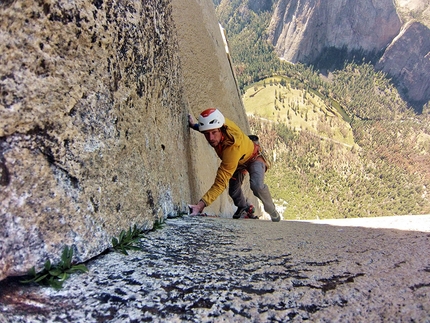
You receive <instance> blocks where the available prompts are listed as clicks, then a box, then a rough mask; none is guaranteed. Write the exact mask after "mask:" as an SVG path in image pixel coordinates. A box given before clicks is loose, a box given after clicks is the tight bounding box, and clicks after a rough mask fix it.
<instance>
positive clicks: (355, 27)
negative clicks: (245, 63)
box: [268, 0, 430, 111]
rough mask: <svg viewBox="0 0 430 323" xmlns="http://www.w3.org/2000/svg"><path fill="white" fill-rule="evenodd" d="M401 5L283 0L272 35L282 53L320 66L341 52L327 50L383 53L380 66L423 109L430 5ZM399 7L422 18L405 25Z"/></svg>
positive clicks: (409, 1) (428, 80)
mask: <svg viewBox="0 0 430 323" xmlns="http://www.w3.org/2000/svg"><path fill="white" fill-rule="evenodd" d="M396 6H397V7H396ZM396 6H395V4H394V2H393V1H392V0H378V1H377V0H360V1H355V0H346V1H338V0H334V1H328V0H310V1H299V0H292V1H290V0H279V1H278V2H277V4H276V5H275V10H274V13H273V16H272V20H271V22H270V26H269V29H268V34H269V40H270V41H271V42H272V44H273V45H274V46H275V50H276V52H277V54H278V56H279V57H280V58H283V59H285V60H287V61H290V62H293V63H297V62H301V63H309V64H313V65H316V66H319V63H320V62H321V61H320V60H321V59H322V58H324V59H328V60H330V59H331V57H327V56H330V55H336V51H329V50H328V49H337V50H345V51H347V52H354V51H358V52H362V53H368V55H364V56H366V57H367V58H368V59H369V57H370V58H374V57H372V55H373V54H377V53H383V57H382V58H381V59H380V61H379V62H378V63H377V66H376V68H377V69H379V70H382V71H384V72H386V73H387V74H388V76H389V77H392V78H393V79H394V80H395V81H396V84H397V85H398V87H399V89H400V90H401V92H402V93H403V96H404V98H405V99H406V100H407V101H408V102H409V103H410V104H411V105H413V106H414V107H415V108H416V109H417V111H420V110H421V109H422V106H423V104H425V103H426V102H428V101H429V100H430V93H429V84H430V68H429V65H430V54H429V53H430V50H429V47H428V43H429V28H428V26H429V25H430V22H429V21H430V18H428V17H430V15H429V13H430V6H429V2H428V1H427V0H398V1H397V2H396ZM397 10H398V11H399V13H400V14H401V15H402V17H404V19H411V18H412V17H414V16H419V17H420V19H421V20H422V23H420V22H416V21H415V22H414V23H407V24H406V25H404V26H402V22H401V20H400V18H399V16H398V14H397ZM426 26H427V27H426ZM327 53H328V54H327ZM369 54H370V55H369ZM378 57H379V56H378ZM334 60H336V57H334Z"/></svg>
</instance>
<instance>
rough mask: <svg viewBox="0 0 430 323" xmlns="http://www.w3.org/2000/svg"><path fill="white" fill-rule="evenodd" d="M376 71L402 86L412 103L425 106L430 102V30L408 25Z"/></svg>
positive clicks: (401, 88)
mask: <svg viewBox="0 0 430 323" xmlns="http://www.w3.org/2000/svg"><path fill="white" fill-rule="evenodd" d="M376 68H377V69H380V70H382V71H384V72H385V73H387V74H388V75H390V76H391V77H393V78H394V80H395V81H397V82H398V83H399V87H400V90H401V93H403V95H404V96H405V97H406V99H407V100H408V101H409V102H412V103H415V105H416V106H418V107H419V106H422V105H423V104H425V103H426V102H427V101H428V100H429V99H430V29H429V28H427V27H426V26H424V25H423V24H421V23H419V22H411V23H408V24H406V25H405V26H404V28H403V29H402V31H401V32H400V34H399V35H398V36H397V37H396V38H395V39H394V40H393V42H392V43H391V44H390V46H389V47H388V48H387V50H386V51H385V53H384V55H383V56H382V58H381V59H380V60H379V62H378V63H377V64H376Z"/></svg>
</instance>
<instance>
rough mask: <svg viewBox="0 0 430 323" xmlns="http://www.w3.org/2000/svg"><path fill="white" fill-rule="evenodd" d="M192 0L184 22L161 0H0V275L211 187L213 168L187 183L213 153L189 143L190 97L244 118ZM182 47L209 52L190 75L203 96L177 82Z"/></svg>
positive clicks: (92, 242)
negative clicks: (191, 17)
mask: <svg viewBox="0 0 430 323" xmlns="http://www.w3.org/2000/svg"><path fill="white" fill-rule="evenodd" d="M188 5H189V6H190V7H189V9H190V10H195V8H193V6H194V5H195V3H193V2H192V1H190V2H188ZM199 5H200V8H201V10H200V12H198V15H199V16H198V17H197V18H198V19H199V20H201V21H202V22H203V24H202V25H196V24H195V25H193V28H195V30H194V33H193V32H188V33H185V32H182V33H181V31H180V28H187V26H186V25H184V24H182V27H180V26H181V23H180V21H175V22H174V21H173V17H172V16H173V14H172V11H174V6H172V3H171V1H169V0H147V1H129V0H124V1H112V0H95V1H89V0H77V1H73V2H70V1H66V0H60V1H55V2H52V1H43V0H42V1H29V0H16V1H3V2H2V3H0V17H1V23H0V26H1V28H0V38H1V39H2V42H1V43H0V53H1V58H2V59H1V64H0V89H1V101H0V125H1V127H0V201H1V207H0V222H1V224H2V225H1V227H0V280H1V279H3V278H5V277H6V276H12V275H20V274H24V273H26V272H27V270H28V269H29V268H31V267H32V266H33V265H35V266H36V270H38V269H41V267H42V266H43V263H44V262H45V261H46V260H47V259H50V260H51V261H52V262H54V263H55V262H57V261H58V260H59V257H60V254H61V250H62V249H63V247H64V246H65V245H69V246H72V248H73V250H74V254H75V259H74V260H75V261H84V260H87V259H89V258H91V257H93V256H95V255H97V254H99V253H101V252H102V251H104V250H105V249H106V248H108V247H110V245H111V238H112V237H113V236H118V235H119V233H120V232H121V230H127V229H128V228H129V227H131V226H133V225H134V224H136V225H138V226H141V227H143V228H151V227H152V226H153V223H154V222H155V221H160V220H162V219H163V218H165V217H167V216H168V215H177V214H178V213H180V212H181V211H184V210H186V208H187V207H186V204H187V203H189V202H191V201H193V200H195V199H197V198H199V197H200V196H199V194H200V193H201V192H200V191H203V190H205V189H207V188H208V184H207V183H208V182H209V181H210V180H212V179H210V176H206V178H204V176H202V177H203V178H204V179H199V180H200V181H199V184H200V187H199V188H200V190H199V189H198V188H196V185H194V184H193V182H196V181H197V180H196V179H195V178H196V177H195V170H196V169H199V171H198V173H199V174H198V175H199V176H200V175H202V174H205V167H207V168H209V165H215V166H214V167H216V163H215V162H214V160H215V159H216V158H215V157H214V156H213V155H211V154H209V153H208V151H210V150H208V147H207V145H205V146H203V142H202V141H200V142H199V143H198V144H197V145H193V144H190V142H191V143H196V142H197V141H198V139H194V138H195V137H193V136H190V131H189V129H188V128H187V124H186V115H187V114H188V113H189V111H190V109H189V107H192V110H193V112H194V113H195V114H197V111H198V110H200V108H202V107H203V105H204V106H206V104H209V103H210V104H213V105H218V106H220V105H224V106H225V107H226V114H227V115H228V116H229V117H230V118H232V119H234V120H236V121H237V122H239V123H241V125H243V126H247V123H246V119H245V117H244V116H245V113H244V111H243V107H241V103H238V102H240V101H239V98H238V95H237V93H235V91H230V90H229V91H227V90H226V89H225V88H223V86H221V85H220V84H222V83H224V82H225V81H226V80H228V81H229V82H230V83H234V80H233V81H232V79H231V78H232V74H231V70H229V69H230V67H229V66H230V65H229V61H228V59H227V56H226V54H225V51H224V44H223V41H222V37H221V33H220V30H219V27H218V24H215V27H214V23H213V21H214V20H215V16H214V15H213V11H214V9H213V4H212V2H211V1H201V2H200V4H199ZM212 15H213V16H212ZM179 19H181V18H180V17H179ZM184 19H185V18H184ZM187 19H188V18H187ZM175 23H176V24H177V25H178V26H179V27H178V28H176V27H175ZM196 31H198V33H196ZM179 33H181V35H182V36H181V37H189V39H188V40H189V47H188V48H185V47H183V46H185V45H183V44H187V40H186V39H184V42H183V43H182V44H178V40H177V34H179ZM197 34H198V37H199V38H200V42H198V41H196V40H195V39H194V40H193V37H197ZM208 44H212V48H215V49H216V50H215V51H206V50H205V51H204V50H203V49H204V48H206V46H207V45H208ZM180 48H181V49H180ZM221 49H222V50H221ZM185 50H188V51H189V52H190V53H193V54H194V55H195V57H196V61H202V60H203V59H206V60H207V61H208V62H212V63H214V62H216V65H214V68H213V69H212V70H207V71H206V74H204V75H203V74H199V75H194V78H193V79H192V83H195V84H196V85H195V86H196V87H198V86H200V90H201V91H202V92H205V91H206V90H207V88H210V87H213V88H216V89H218V91H213V92H211V93H210V94H208V96H209V97H207V98H206V101H204V103H202V104H200V101H199V103H197V102H196V101H195V98H196V97H199V95H194V94H195V93H194V91H195V90H194V89H193V90H192V91H190V90H189V89H187V84H188V83H189V82H188V83H187V77H188V76H187V75H188V74H187V73H184V72H183V71H184V70H186V69H187V68H189V65H187V64H185V66H184V67H183V68H182V67H181V60H180V53H181V52H184V51H185ZM221 53H222V55H221ZM217 67H222V68H217ZM202 102H203V101H202ZM228 102H230V103H231V104H227V103H228ZM220 107H221V108H222V107H223V106H220ZM241 109H242V110H241ZM189 156H195V157H194V158H193V159H192V160H190V159H189ZM202 165H203V166H202ZM190 179H192V180H190ZM219 203H220V204H219V205H218V208H219V209H222V208H223V207H225V206H226V205H227V204H228V203H227V199H226V197H224V198H223V199H220V202H219Z"/></svg>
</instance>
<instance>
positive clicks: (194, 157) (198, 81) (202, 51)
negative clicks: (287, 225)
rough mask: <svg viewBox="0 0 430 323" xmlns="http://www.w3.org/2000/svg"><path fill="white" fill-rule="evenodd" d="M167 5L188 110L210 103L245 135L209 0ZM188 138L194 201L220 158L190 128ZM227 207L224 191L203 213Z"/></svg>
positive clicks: (237, 96) (211, 177)
mask: <svg viewBox="0 0 430 323" xmlns="http://www.w3.org/2000/svg"><path fill="white" fill-rule="evenodd" d="M172 5H173V12H172V14H173V20H174V22H175V25H176V28H177V34H178V45H179V55H180V59H181V65H182V70H183V75H184V94H185V96H186V98H187V104H188V109H189V110H188V111H189V113H191V114H192V115H193V116H194V117H195V118H197V117H198V115H199V114H200V112H202V111H203V110H205V109H207V108H210V107H216V108H218V109H220V111H222V113H223V114H224V115H225V116H226V117H228V118H230V119H231V120H233V121H234V122H236V123H237V124H238V125H239V126H240V127H241V128H242V129H243V130H244V131H245V132H246V133H249V125H248V120H247V118H246V114H245V109H244V107H243V103H242V98H241V96H240V93H239V90H238V88H237V85H236V83H235V79H234V76H233V72H232V67H231V65H230V64H229V61H228V60H227V53H226V50H225V46H224V42H223V39H222V36H221V32H220V28H219V25H218V21H217V19H216V15H215V8H214V6H213V3H212V1H207V0H173V1H172ZM190 139H191V141H190V149H191V156H190V169H191V170H190V173H191V176H190V185H191V188H192V193H193V201H191V202H192V203H197V201H198V200H199V199H200V198H201V197H202V196H203V194H204V193H206V191H207V190H208V189H209V187H210V186H211V185H212V183H213V180H214V178H215V175H216V170H217V168H218V165H219V163H220V160H219V158H218V157H217V156H216V153H215V151H214V150H213V149H212V148H211V147H210V146H209V145H208V143H207V142H206V140H205V139H204V136H202V135H201V134H199V133H197V132H193V133H192V135H191V138H190ZM208 157H210V158H208ZM247 187H249V185H246V184H244V188H247ZM246 193H247V196H249V200H250V201H251V202H252V203H254V204H255V205H257V204H256V203H257V201H256V199H255V198H253V195H252V193H251V192H250V190H249V189H248V190H246ZM232 206H233V204H232V201H231V199H230V198H229V197H228V194H227V191H225V192H224V193H223V194H222V196H221V197H220V198H218V199H217V200H216V201H215V202H214V203H213V204H212V205H211V206H210V207H209V208H207V209H206V210H205V211H206V212H210V213H214V214H232V213H233V212H234V209H232Z"/></svg>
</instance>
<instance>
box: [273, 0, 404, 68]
mask: <svg viewBox="0 0 430 323" xmlns="http://www.w3.org/2000/svg"><path fill="white" fill-rule="evenodd" d="M381 26H384V27H383V28H381ZM400 28H401V21H400V19H399V17H398V15H397V13H396V8H395V6H394V4H393V1H392V0H378V1H376V0H361V1H355V0H347V1H339V0H335V1H328V0H322V1H320V0H311V1H300V0H293V1H287V0H280V1H279V2H278V3H277V5H276V8H275V12H274V14H273V17H272V20H271V23H270V26H269V40H270V42H271V43H272V44H273V45H274V46H275V49H276V52H277V54H278V56H279V57H281V58H283V59H285V60H287V61H290V62H293V63H296V62H304V63H310V62H312V61H313V60H314V59H315V58H317V57H318V55H319V54H320V53H321V52H322V50H323V49H324V48H331V47H333V48H343V47H347V48H348V50H363V51H365V52H379V51H380V50H381V49H383V48H385V47H386V46H387V45H388V44H389V43H390V42H391V40H392V39H393V38H394V37H395V36H396V35H397V34H398V32H399V30H400Z"/></svg>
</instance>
